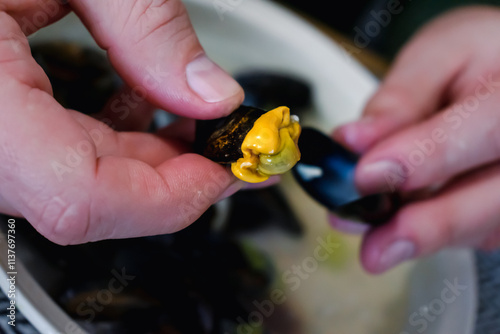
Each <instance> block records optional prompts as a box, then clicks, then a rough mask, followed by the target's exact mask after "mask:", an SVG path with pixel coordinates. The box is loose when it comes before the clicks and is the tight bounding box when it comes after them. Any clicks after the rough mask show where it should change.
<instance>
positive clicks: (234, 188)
mask: <svg viewBox="0 0 500 334" xmlns="http://www.w3.org/2000/svg"><path fill="white" fill-rule="evenodd" d="M245 185H246V182H243V181H241V180H237V181H235V182H234V183H232V184H231V185H229V187H227V189H226V190H224V192H223V193H222V194H221V195H220V196H219V198H217V200H216V201H215V202H219V201H222V200H223V199H226V198H228V197H229V196H232V195H234V194H235V193H237V192H238V191H239V190H241V189H242V188H243V187H245Z"/></svg>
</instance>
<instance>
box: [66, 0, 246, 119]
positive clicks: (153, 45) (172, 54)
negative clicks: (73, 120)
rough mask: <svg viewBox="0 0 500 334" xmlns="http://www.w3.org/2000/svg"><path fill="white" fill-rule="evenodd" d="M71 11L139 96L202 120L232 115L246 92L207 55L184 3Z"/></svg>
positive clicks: (173, 0) (87, 1) (89, 4)
mask: <svg viewBox="0 0 500 334" xmlns="http://www.w3.org/2000/svg"><path fill="white" fill-rule="evenodd" d="M71 6H72V8H73V9H74V11H75V12H76V13H77V14H78V16H79V17H80V18H81V19H82V21H83V22H84V24H85V25H86V26H87V28H88V29H89V31H90V32H91V34H92V35H93V37H94V38H95V40H96V42H97V43H98V44H99V45H100V46H101V47H102V48H104V49H105V50H106V51H107V52H108V57H109V59H110V61H111V63H112V64H113V66H114V67H115V69H116V70H117V71H118V73H119V74H120V76H121V77H122V78H123V79H124V80H125V81H126V82H127V84H128V85H129V86H130V87H132V89H133V91H134V93H135V95H136V96H140V97H143V98H147V99H148V100H149V101H150V102H151V103H153V104H155V105H158V106H160V107H161V108H163V109H166V110H168V111H171V112H174V113H176V114H179V115H182V116H185V117H190V118H199V119H209V118H216V117H221V116H224V115H226V114H229V113H230V112H231V111H233V110H234V109H235V108H236V107H237V106H238V105H239V104H240V103H241V102H242V101H243V90H242V89H241V87H240V86H239V85H238V83H237V82H236V81H235V80H234V79H232V78H231V77H230V76H229V75H228V74H227V73H226V72H225V71H224V70H223V69H221V68H220V67H219V66H218V65H216V64H215V63H214V62H212V61H211V60H210V59H209V58H208V57H207V56H206V54H205V52H204V51H203V48H202V47H201V45H200V42H199V41H198V38H197V37H196V34H195V31H194V29H193V27H192V25H191V22H190V20H189V17H188V14H187V11H186V8H185V7H184V5H183V4H182V2H181V0H153V1H150V0H148V1H145V0H137V1H125V0H121V1H99V0H75V1H73V2H71Z"/></svg>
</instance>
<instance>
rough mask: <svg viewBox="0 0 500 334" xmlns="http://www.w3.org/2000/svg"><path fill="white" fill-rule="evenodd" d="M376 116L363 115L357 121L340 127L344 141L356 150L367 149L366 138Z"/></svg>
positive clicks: (359, 151) (340, 133)
mask: <svg viewBox="0 0 500 334" xmlns="http://www.w3.org/2000/svg"><path fill="white" fill-rule="evenodd" d="M374 121H375V118H374V117H371V116H366V117H363V118H361V119H359V120H357V121H355V122H351V123H347V124H345V125H342V126H341V127H340V128H339V131H338V133H339V135H340V136H341V139H342V141H343V142H344V143H345V144H346V145H347V146H348V147H349V148H351V149H352V150H354V151H355V152H358V153H361V152H362V151H364V150H365V146H366V143H365V141H366V140H365V138H366V135H367V133H369V132H370V127H371V126H372V124H373V123H374Z"/></svg>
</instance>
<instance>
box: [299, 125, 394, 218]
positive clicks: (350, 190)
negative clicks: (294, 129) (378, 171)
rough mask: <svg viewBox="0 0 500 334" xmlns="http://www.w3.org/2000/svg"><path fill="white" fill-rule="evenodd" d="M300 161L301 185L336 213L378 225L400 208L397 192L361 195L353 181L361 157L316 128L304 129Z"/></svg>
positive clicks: (300, 144) (301, 138)
mask: <svg viewBox="0 0 500 334" xmlns="http://www.w3.org/2000/svg"><path fill="white" fill-rule="evenodd" d="M299 149H300V151H301V154H302V157H301V160H300V161H299V162H298V163H297V164H296V165H295V167H294V168H293V169H292V171H293V175H294V177H295V179H296V180H297V181H298V182H299V184H300V185H301V186H302V188H303V189H304V190H305V191H306V192H307V193H308V194H309V195H311V196H312V197H313V198H314V199H315V200H317V201H318V202H319V203H321V204H322V205H324V206H326V207H327V208H328V209H329V210H330V211H332V212H334V213H336V214H337V215H339V216H341V217H344V218H348V219H355V220H358V221H361V222H364V223H368V224H370V225H373V226H376V225H379V224H381V223H383V222H385V221H387V220H388V219H389V218H390V217H391V216H392V215H393V214H394V213H395V211H396V210H397V208H398V207H399V199H398V196H397V194H395V193H386V194H374V195H368V196H361V194H359V192H358V190H357V189H356V186H355V182H354V171H355V168H356V164H357V162H358V159H359V158H358V156H357V155H355V154H354V153H352V152H350V151H349V150H347V149H346V148H344V147H343V146H342V145H340V144H339V143H337V142H335V141H334V140H332V139H331V138H330V137H328V136H326V135H324V134H323V133H321V132H320V131H318V130H315V129H313V128H307V127H305V128H303V129H302V133H301V135H300V139H299Z"/></svg>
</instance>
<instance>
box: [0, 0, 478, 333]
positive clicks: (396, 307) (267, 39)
mask: <svg viewBox="0 0 500 334" xmlns="http://www.w3.org/2000/svg"><path fill="white" fill-rule="evenodd" d="M185 3H186V6H187V8H188V11H189V13H190V17H191V20H192V22H193V24H194V26H195V29H196V31H197V33H198V36H199V38H200V40H201V42H202V44H203V46H204V48H205V49H206V51H207V53H208V55H209V56H210V57H211V58H213V59H214V60H215V61H217V62H218V63H219V64H220V65H221V66H222V67H224V68H225V69H226V70H228V71H229V72H231V73H238V72H241V71H246V70H249V69H269V70H272V71H283V72H288V73H291V74H295V75H298V76H300V77H302V78H304V79H305V80H307V81H308V82H309V83H310V84H311V86H312V88H313V99H314V101H313V102H314V105H315V108H314V109H315V110H314V112H311V113H310V114H309V115H308V116H306V117H305V118H304V119H303V120H302V121H303V122H304V123H307V124H312V125H315V126H316V127H318V128H320V129H322V130H324V131H330V130H331V129H332V128H333V127H334V126H336V125H338V124H340V123H343V122H346V121H348V120H351V119H355V118H356V117H358V116H359V115H360V113H361V111H362V109H363V106H364V104H365V103H366V101H367V99H368V98H369V96H370V95H371V94H372V93H373V92H374V91H375V90H376V88H377V80H376V79H375V78H374V77H373V76H372V75H371V74H370V73H369V72H368V71H367V70H366V69H364V68H363V67H362V66H361V65H360V64H359V63H357V62H356V61H355V60H353V59H352V58H351V57H350V56H349V55H348V54H347V53H346V52H344V50H343V49H342V48H341V47H340V46H338V45H337V44H335V43H334V42H333V41H332V40H331V39H329V38H328V37H326V36H324V35H323V34H322V33H321V32H319V31H318V30H317V29H315V28H314V27H313V26H311V25H310V24H308V23H306V22H304V21H303V20H302V19H300V18H299V17H297V16H296V15H294V14H293V13H291V12H290V11H288V10H286V9H284V8H282V7H281V6H279V5H276V4H274V3H272V2H268V1H261V0H215V1H204V0H189V1H187V0H186V1H185ZM221 4H223V6H221ZM59 38H63V39H72V40H78V41H80V42H81V43H84V44H87V45H93V46H95V44H94V43H93V41H92V39H91V37H90V36H89V34H88V33H87V32H86V31H85V30H84V29H83V26H82V25H81V23H80V22H79V20H78V19H77V18H76V17H75V16H74V15H69V16H68V17H66V18H65V19H63V20H62V21H60V22H58V23H57V24H55V25H53V26H51V27H48V28H46V29H43V30H41V31H40V32H38V33H36V34H35V36H34V37H32V41H33V42H36V41H43V40H53V39H59ZM282 187H283V189H284V190H285V193H286V196H287V198H288V200H289V201H290V202H291V203H292V205H293V207H294V208H295V210H296V213H297V215H298V216H299V217H300V218H302V221H304V223H305V227H306V233H305V236H304V238H302V239H300V240H297V239H293V238H288V237H286V236H283V235H279V234H277V233H275V232H273V231H266V232H263V233H259V234H253V235H248V236H247V240H249V241H251V242H254V243H255V245H257V246H258V247H260V248H262V249H263V250H265V251H267V252H269V254H271V256H272V257H273V259H274V261H275V263H276V265H277V267H278V270H279V271H280V273H282V274H283V275H281V276H280V275H279V276H278V277H281V280H282V281H281V282H278V284H279V283H281V286H282V287H283V289H287V288H288V289H287V290H286V291H285V293H286V296H287V298H288V299H289V301H290V303H291V305H293V307H294V310H295V314H296V315H297V316H298V317H300V318H302V320H303V321H304V323H305V325H304V326H305V327H304V328H303V329H302V331H303V332H304V333H309V334H311V333H319V334H328V333H336V334H342V333H357V334H368V333H371V334H378V333H380V334H382V333H384V334H386V333H396V334H410V333H411V334H413V333H427V334H449V333H454V334H472V333H473V330H474V321H475V313H476V304H477V302H476V294H477V293H476V278H475V266H474V260H473V253H472V251H471V250H446V251H443V252H441V253H439V254H437V255H435V256H432V257H429V258H427V259H424V260H418V261H413V262H412V263H408V264H406V265H404V266H401V267H400V268H398V269H396V270H393V271H391V272H389V273H387V274H385V275H382V276H377V277H375V276H370V275H367V274H365V273H364V272H363V270H362V269H361V268H360V266H359V263H358V260H357V249H358V247H359V238H356V237H347V236H342V235H339V234H336V233H334V234H333V237H334V238H335V240H336V241H338V243H339V245H340V246H339V247H340V248H339V249H340V251H339V252H340V253H341V254H340V255H338V254H337V255H336V256H335V257H334V258H333V259H332V260H331V261H330V260H328V261H326V264H320V265H319V266H318V268H315V270H314V271H312V272H311V273H310V274H309V275H308V277H307V279H302V280H301V281H300V287H299V288H297V289H290V288H291V286H287V283H289V281H287V278H286V277H285V276H284V275H285V274H286V272H287V270H289V269H290V268H291V266H293V265H300V264H302V263H304V261H306V260H307V259H309V258H310V255H311V254H312V253H311V252H312V251H313V250H314V247H317V245H318V240H319V239H318V238H328V235H330V233H333V232H331V231H330V229H329V228H328V226H327V224H326V218H325V217H326V212H325V210H324V209H323V208H321V207H319V206H318V205H317V204H316V203H314V202H313V201H312V200H310V199H309V198H308V197H307V196H306V195H305V194H304V192H302V191H301V189H300V188H298V186H297V185H296V184H295V183H294V182H293V181H292V180H291V179H290V178H287V177H285V181H284V182H283V185H282ZM1 237H2V239H1V242H0V266H1V270H0V286H1V288H2V289H3V290H4V291H7V290H8V286H7V280H6V278H7V275H6V272H7V271H8V270H7V256H6V255H7V245H6V242H5V236H4V235H1ZM17 248H18V251H19V253H21V255H22V253H23V251H24V253H25V254H24V255H23V256H22V257H23V258H25V259H33V260H32V261H28V260H27V261H26V263H24V264H23V263H21V261H20V258H18V263H17V265H18V268H17V272H18V274H17V284H16V289H17V305H18V307H19V309H20V311H21V312H22V313H23V314H24V315H25V316H26V317H27V318H28V320H29V321H30V322H31V323H32V324H33V325H34V326H35V327H36V328H37V329H38V330H39V331H40V332H41V333H44V334H49V333H83V330H82V329H81V328H79V327H78V326H77V325H76V324H75V323H74V322H73V321H72V320H71V319H70V318H69V317H68V316H67V315H66V314H65V313H64V312H63V311H62V310H61V309H60V308H59V307H58V306H57V305H56V304H55V303H54V302H53V301H52V300H51V299H50V297H49V296H48V295H47V294H46V293H45V291H44V290H43V289H42V288H41V286H40V284H39V282H40V279H41V278H40V277H39V275H38V274H34V273H37V272H39V270H37V268H36V263H37V262H36V252H34V251H32V250H29V247H28V246H27V245H26V248H25V249H24V250H23V247H22V243H19V245H18V247H17ZM26 267H28V268H26ZM26 269H28V270H26ZM32 274H33V275H34V276H32ZM46 279H47V278H46ZM292 290H293V291H292Z"/></svg>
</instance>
